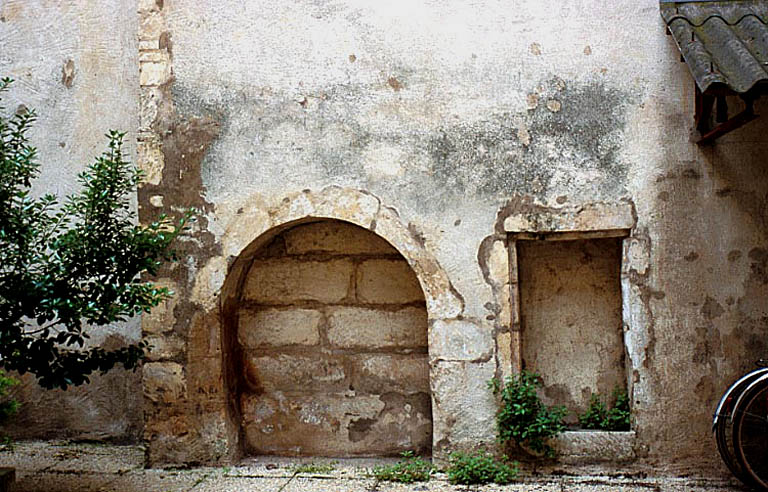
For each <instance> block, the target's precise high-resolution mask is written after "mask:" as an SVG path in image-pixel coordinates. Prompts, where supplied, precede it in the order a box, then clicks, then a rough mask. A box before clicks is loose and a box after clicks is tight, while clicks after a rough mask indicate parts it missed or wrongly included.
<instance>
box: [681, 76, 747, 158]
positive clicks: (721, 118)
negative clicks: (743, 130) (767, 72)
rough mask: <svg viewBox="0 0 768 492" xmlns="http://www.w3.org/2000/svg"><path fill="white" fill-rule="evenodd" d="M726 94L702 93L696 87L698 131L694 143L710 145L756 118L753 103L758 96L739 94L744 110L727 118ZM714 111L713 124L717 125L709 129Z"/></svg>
mask: <svg viewBox="0 0 768 492" xmlns="http://www.w3.org/2000/svg"><path fill="white" fill-rule="evenodd" d="M726 95H727V94H726V93H725V92H722V93H717V94H712V93H703V92H701V90H700V89H699V87H698V86H696V114H695V125H696V130H697V131H698V138H696V143H697V144H699V145H706V144H709V143H712V142H713V141H714V140H715V139H717V138H719V137H722V136H723V135H725V134H726V133H729V132H732V131H733V130H735V129H737V128H740V127H742V126H744V125H746V124H747V123H749V122H750V121H752V120H754V119H755V118H757V115H756V114H755V110H754V102H755V99H757V97H758V96H756V95H754V94H750V93H749V92H748V93H746V94H741V95H740V96H739V97H741V100H742V101H744V109H743V110H742V111H741V112H739V113H738V114H737V115H735V116H734V117H732V118H728V103H727V101H726V99H725V97H726ZM713 109H714V110H715V122H716V123H717V125H716V126H715V127H713V128H710V123H709V122H710V119H711V116H712V110H713Z"/></svg>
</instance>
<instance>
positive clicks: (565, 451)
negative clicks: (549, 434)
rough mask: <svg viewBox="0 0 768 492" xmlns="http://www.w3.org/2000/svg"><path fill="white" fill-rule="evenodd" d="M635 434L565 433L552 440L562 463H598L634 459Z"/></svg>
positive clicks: (590, 431)
mask: <svg viewBox="0 0 768 492" xmlns="http://www.w3.org/2000/svg"><path fill="white" fill-rule="evenodd" d="M635 437H636V436H635V432H634V431H629V432H608V431H594V430H584V431H566V432H564V433H563V434H561V435H560V436H558V437H557V438H556V439H555V440H554V444H553V446H554V448H555V449H556V451H557V455H558V458H559V460H560V461H562V462H564V463H599V462H617V461H632V460H634V459H635V450H634V447H635Z"/></svg>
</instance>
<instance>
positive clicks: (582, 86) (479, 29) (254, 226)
mask: <svg viewBox="0 0 768 492" xmlns="http://www.w3.org/2000/svg"><path fill="white" fill-rule="evenodd" d="M27 6H31V7H27ZM2 8H3V9H4V11H3V14H2V17H3V18H4V19H6V20H5V21H2V23H0V34H2V35H3V36H5V37H4V38H3V39H4V40H8V42H7V43H4V45H6V44H7V45H8V46H12V47H16V48H14V49H17V50H18V51H17V52H13V53H17V54H13V55H10V54H9V55H0V56H5V58H3V59H2V60H1V61H0V63H2V66H4V67H6V66H7V67H12V70H14V71H15V72H14V73H15V74H19V77H23V78H24V80H25V82H24V84H22V87H23V88H24V91H25V92H23V93H20V94H19V96H18V97H22V96H23V97H25V98H28V99H30V100H31V102H32V104H28V105H29V106H35V105H37V107H38V109H49V111H45V112H48V113H50V114H51V120H50V124H49V122H48V121H41V125H44V128H45V129H44V130H43V129H41V130H40V135H41V136H44V135H51V134H54V129H64V131H65V132H71V133H72V140H71V141H72V144H71V145H70V144H69V143H66V142H65V146H64V147H60V146H58V145H59V143H58V142H59V140H57V139H51V141H50V142H49V143H46V144H44V145H41V154H42V155H46V156H51V157H53V158H55V159H54V161H56V162H58V161H57V160H56V159H58V157H64V155H63V154H62V153H66V152H70V150H68V149H73V148H77V149H83V152H84V155H85V156H88V155H92V154H95V153H98V151H99V150H100V146H99V145H98V137H94V139H91V137H90V136H89V135H91V130H92V129H93V128H91V126H90V125H91V124H92V121H96V122H97V123H99V125H98V126H99V127H101V126H102V124H103V125H104V126H112V125H113V124H114V123H120V124H118V125H115V126H118V127H121V126H123V124H122V122H131V121H134V120H135V115H134V113H133V112H132V111H133V110H132V109H127V108H134V107H136V106H135V104H134V102H135V100H136V91H137V90H138V91H139V102H140V105H139V109H138V111H139V117H140V119H139V121H138V123H136V122H135V121H134V123H132V124H130V125H129V126H130V127H131V128H128V129H129V130H131V131H136V135H137V140H138V142H137V162H138V163H139V164H140V166H141V167H142V169H144V170H145V171H146V173H147V184H146V185H145V186H144V187H143V188H142V190H141V191H140V192H139V195H138V202H139V210H140V214H141V220H142V221H150V220H152V219H153V218H154V217H156V216H157V215H158V214H160V213H170V214H172V215H173V214H180V213H181V212H182V210H184V209H186V208H189V207H194V208H196V209H198V210H199V211H200V215H199V220H198V221H197V222H196V224H195V225H194V228H193V230H192V231H191V234H190V236H189V237H188V238H187V239H185V240H184V241H183V242H182V243H181V244H180V251H181V258H182V261H180V262H179V263H177V264H175V265H173V266H170V267H168V268H167V269H165V270H164V271H163V272H161V280H160V281H161V283H163V284H164V285H167V286H169V287H171V288H172V289H173V290H175V291H176V293H177V296H176V298H174V299H173V300H172V301H171V302H170V303H168V304H167V305H165V306H163V307H161V308H160V309H159V310H158V311H156V312H154V313H152V314H150V315H148V316H145V317H144V320H143V325H142V328H143V333H144V336H145V337H146V338H147V339H148V340H149V341H150V343H152V345H154V347H155V349H154V351H153V352H152V353H151V354H150V358H149V360H148V361H147V363H146V364H145V366H144V369H143V381H142V382H139V381H138V380H133V381H131V380H130V379H128V380H123V379H121V381H123V382H124V381H128V382H127V383H125V384H126V385H127V387H128V388H129V389H132V390H133V391H129V392H128V393H130V394H137V393H138V392H139V388H142V389H143V392H144V395H145V396H144V407H143V413H144V419H143V420H144V422H145V432H144V437H145V439H146V442H147V444H148V456H149V460H150V462H151V463H192V462H208V463H215V462H221V461H226V460H231V459H234V458H235V457H236V456H238V453H241V452H242V448H243V442H242V436H241V430H240V427H239V424H238V422H239V421H240V418H241V416H242V415H241V406H240V404H239V402H238V401H236V400H235V399H234V398H233V396H232V395H236V394H238V388H237V383H236V381H237V379H236V378H234V377H233V373H232V372H233V370H234V366H235V364H234V357H233V354H234V351H233V350H232V349H233V347H236V344H237V338H236V336H234V335H233V331H232V330H227V329H226V328H225V327H227V326H233V325H232V322H233V321H232V320H233V316H235V313H236V312H237V308H236V306H237V292H239V289H240V287H241V286H242V283H243V282H244V281H245V278H246V277H247V274H246V273H247V265H250V264H251V263H252V261H253V260H254V257H255V256H254V255H255V254H256V252H257V251H258V250H259V249H260V248H261V247H263V246H264V245H265V244H267V243H268V242H269V241H270V240H271V239H273V238H274V237H275V235H277V234H280V233H281V232H283V231H284V230H286V229H287V228H289V227H291V226H292V225H296V224H298V223H299V222H301V221H303V220H307V218H312V220H314V219H318V218H327V219H336V220H343V221H347V222H350V223H352V224H355V225H358V226H360V227H363V228H365V229H369V230H370V231H372V232H374V233H376V234H377V235H379V236H381V237H383V238H384V239H385V240H386V241H387V242H389V243H390V244H391V245H393V247H394V248H395V249H396V250H397V251H398V252H399V253H400V254H402V256H403V258H405V260H406V261H407V263H408V265H409V266H410V267H411V269H412V270H413V272H414V274H415V276H416V278H417V279H418V281H419V284H420V287H421V289H422V291H423V293H424V298H425V306H426V312H427V330H428V331H427V345H428V357H429V367H430V369H429V370H430V394H431V405H432V422H433V437H432V451H433V453H434V454H435V456H437V457H440V456H445V454H446V453H447V452H449V451H451V450H458V449H472V448H479V447H493V446H494V437H495V436H494V427H493V426H494V418H493V417H494V411H495V401H494V399H493V396H492V395H491V394H490V393H489V392H488V390H487V387H486V382H487V380H488V379H490V378H492V377H499V376H505V375H509V374H510V373H513V372H514V371H515V370H517V369H519V368H520V366H521V363H522V362H521V361H522V357H523V355H522V354H521V353H520V348H521V343H522V341H521V331H520V329H521V324H520V321H521V320H520V309H519V308H520V306H519V305H518V304H516V303H515V302H513V301H512V299H516V298H517V296H518V293H519V287H520V286H519V285H518V284H517V278H518V275H517V267H518V265H517V260H516V258H517V250H516V248H517V245H516V244H515V243H516V242H517V241H510V240H509V235H510V234H512V235H518V234H530V235H531V237H530V238H529V239H535V235H536V234H542V233H546V234H548V233H552V232H556V233H558V234H574V236H573V238H575V237H580V236H579V234H582V233H583V232H584V231H587V232H589V233H590V234H600V233H601V231H605V230H621V231H623V232H625V234H624V236H625V237H626V239H625V240H624V242H623V246H622V261H621V265H622V269H621V272H620V278H619V282H620V289H621V301H622V306H621V312H622V318H621V319H622V323H623V330H624V333H623V342H624V347H625V349H626V368H627V369H626V374H625V376H626V378H627V382H628V388H629V390H630V397H631V403H632V413H633V430H634V431H635V432H636V434H635V435H636V437H635V438H634V439H635V440H634V442H633V450H632V451H633V453H634V456H636V457H637V460H638V462H639V463H645V464H647V465H648V466H651V467H654V468H655V469H659V468H666V469H668V470H673V471H681V472H696V473H707V474H720V475H725V474H726V473H727V472H726V470H725V469H724V468H723V467H722V465H721V464H720V462H719V458H718V457H717V453H716V451H715V448H714V445H713V443H712V442H711V441H710V440H709V439H703V436H708V432H709V428H708V426H709V417H710V413H711V411H712V409H713V408H714V404H715V402H716V400H717V398H718V397H719V393H720V392H721V391H722V389H724V388H725V387H726V386H727V385H728V384H729V383H730V382H731V381H732V380H733V379H734V378H736V377H737V376H738V375H739V374H740V373H741V372H742V371H744V370H746V369H748V368H749V367H751V365H752V361H753V359H756V358H757V357H759V356H761V355H764V354H762V352H763V351H764V350H765V349H766V344H765V341H764V340H765V333H766V329H768V325H767V324H766V319H768V316H767V315H766V312H765V311H766V308H765V303H764V302H763V300H764V299H765V295H766V294H768V287H766V286H767V285H768V281H766V278H765V277H766V275H765V270H766V268H767V267H766V264H768V254H767V253H766V251H768V238H767V237H766V227H767V226H768V224H767V223H766V219H765V217H766V213H765V211H766V208H768V205H767V204H768V193H767V192H766V191H765V190H766V189H768V188H767V187H766V185H768V174H766V173H765V172H764V171H765V170H764V162H763V161H764V159H763V158H762V156H764V155H765V154H766V151H768V144H766V141H765V138H764V135H765V131H766V125H767V124H768V123H766V120H763V119H758V120H756V121H755V122H752V123H750V124H749V125H747V126H745V127H743V128H741V129H739V130H738V131H735V132H733V133H731V134H728V135H726V136H725V137H723V138H721V139H719V140H718V141H717V142H716V143H715V144H714V145H712V146H709V147H699V146H697V145H695V144H694V143H692V141H691V138H690V133H691V128H692V120H693V117H692V113H693V108H692V104H693V103H692V101H693V81H692V79H691V77H690V75H689V73H688V71H687V68H686V66H685V65H684V64H683V63H680V61H679V53H678V51H677V49H676V47H675V46H674V42H673V41H672V40H671V39H670V38H669V37H667V36H666V35H665V34H664V29H663V27H662V26H661V24H660V21H659V13H658V2H657V1H655V0H642V1H630V0H618V1H616V2H611V3H610V5H606V4H605V3H604V2H595V1H583V2H577V3H568V2H559V1H556V0H543V1H542V0H539V1H524V2H518V3H517V4H516V6H515V9H509V8H508V5H507V4H506V3H504V2H499V1H495V0H487V1H484V2H481V4H476V3H473V4H463V3H457V2H449V3H447V4H446V2H442V3H439V4H438V3H435V2H431V1H426V0H424V1H421V0H417V1H412V2H408V3H407V4H406V3H400V2H394V3H392V2H384V3H382V2H368V1H363V0H342V1H338V2H331V3H329V2H320V1H317V0H295V1H289V2H278V3H275V2H261V1H256V2H234V1H230V0H222V1H220V2H217V3H216V4H215V5H213V4H211V3H210V2H206V1H203V0H183V1H182V0H164V1H160V0H140V1H138V2H136V3H135V4H134V3H131V2H121V3H120V6H117V4H113V3H112V2H109V1H108V0H99V1H98V2H94V4H93V7H90V4H89V7H87V8H86V7H78V8H77V9H75V8H74V7H71V8H64V7H54V6H50V5H48V4H44V3H43V2H15V1H11V0H9V1H6V2H5V3H3V7H2ZM104 11H109V12H111V13H114V16H112V17H110V20H109V22H108V24H109V23H111V22H115V25H112V24H109V25H108V26H104V21H103V19H101V17H102V16H101V13H103V12H104ZM95 13H98V14H99V15H96V14H95ZM57 16H60V17H61V19H56V20H53V19H54V18H56V17H57ZM41 18H42V19H48V18H50V19H52V20H51V21H50V22H48V23H46V22H39V21H38V19H41ZM25 23H26V24H25ZM32 24H38V25H39V27H33V26H32ZM49 25H50V26H54V27H51V28H50V29H48V27H45V29H46V30H45V32H42V30H43V26H49ZM83 26H91V27H88V28H85V27H83ZM99 26H100V27H99ZM36 29H37V31H36ZM78 29H80V30H82V32H83V33H91V32H99V33H101V34H99V35H98V36H95V35H94V37H90V36H89V35H83V36H78V35H75V34H76V33H77V32H80V31H78ZM27 32H31V33H34V32H40V35H41V36H43V37H41V38H40V39H48V38H45V37H44V36H50V37H51V39H55V40H56V41H55V42H53V41H51V42H40V43H39V44H38V45H36V44H35V42H36V41H34V42H33V41H27V38H24V36H23V35H22V34H23V33H27ZM134 34H137V38H138V41H137V42H136V41H134V40H133V39H134V38H133V36H134ZM72 39H78V43H72V46H71V47H67V48H66V49H62V50H59V48H58V46H59V44H61V43H67V42H71V40H72ZM27 46H37V48H35V49H37V50H38V51H35V52H34V53H33V52H31V51H30V50H28V49H27V48H26V47H27ZM116 50H117V51H116ZM137 50H138V54H137ZM9 53H11V51H9ZM38 53H39V55H38ZM78 53H80V55H78ZM107 53H108V55H107ZM116 53H117V54H116ZM78 56H79V57H78ZM70 59H71V60H72V64H70V63H69V60H70ZM24 60H30V61H24ZM96 61H98V62H99V63H104V65H103V66H102V65H99V64H97V63H96ZM137 62H138V64H139V65H140V66H139V68H138V70H137V69H136V63H137ZM88 63H91V65H88ZM98 67H102V68H98ZM104 67H113V68H104ZM102 70H103V72H102ZM105 72H108V73H105ZM117 74H119V75H117ZM70 85H71V87H70ZM86 87H88V88H91V87H94V90H93V91H92V90H90V89H89V91H87V92H78V91H79V90H80V89H84V88H86ZM33 89H34V90H33ZM38 89H39V90H38ZM93 92H96V93H100V94H106V95H107V96H108V97H100V98H98V99H96V98H92V97H91V94H92V93H93ZM14 97H17V96H15V95H14ZM14 103H15V100H14ZM766 104H768V103H766V101H765V100H759V101H758V102H757V108H756V110H757V112H758V113H760V112H761V110H762V112H765V109H766ZM45 112H43V111H41V113H45ZM95 114H98V115H99V117H98V118H95V119H93V120H91V118H85V117H83V118H79V117H78V116H80V115H90V116H93V115H95ZM101 118H104V119H101ZM132 118H133V119H132ZM68 122H69V123H71V124H68ZM101 133H103V130H102V129H99V131H98V132H96V133H95V135H100V134H101ZM46 141H48V139H47V138H46ZM62 141H63V140H62ZM67 142H68V141H67ZM62 149H64V150H62ZM86 150H87V152H85V151H86ZM78 155H80V154H78ZM62 161H63V159H62ZM66 169H69V168H67V167H66V166H64V167H62V166H55V165H54V166H48V167H47V168H46V171H45V172H46V173H48V177H47V178H46V181H45V182H46V185H45V186H46V187H48V188H51V189H58V187H61V186H65V184H66V183H71V178H72V175H73V174H74V169H72V172H71V173H70V171H66V172H65V174H63V175H62V174H60V173H61V172H62V170H66ZM67 186H68V185H67ZM116 333H118V334H119V335H120V336H127V335H126V334H128V333H132V332H131V331H130V329H128V328H120V329H116ZM131 336H134V337H135V336H136V334H135V333H134V334H133V335H131ZM115 395H116V396H115V398H118V399H120V398H122V396H120V394H115ZM126 398H127V397H126ZM126 401H129V400H126ZM132 405H133V404H130V403H129V404H128V405H127V406H126V411H127V412H129V413H130V412H133V413H134V415H135V413H136V412H138V410H136V407H134V406H132ZM30 422H31V421H30ZM71 425H74V424H71ZM72 428H73V429H75V430H74V431H73V433H75V434H77V433H78V432H80V431H78V430H77V427H76V426H74V427H72ZM129 434H130V433H129ZM123 435H125V433H123ZM132 435H135V433H134V434H132Z"/></svg>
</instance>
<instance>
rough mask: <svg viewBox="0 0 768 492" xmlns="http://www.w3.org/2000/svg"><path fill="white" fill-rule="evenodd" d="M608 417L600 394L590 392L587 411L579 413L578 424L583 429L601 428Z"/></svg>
mask: <svg viewBox="0 0 768 492" xmlns="http://www.w3.org/2000/svg"><path fill="white" fill-rule="evenodd" d="M607 418H608V408H607V407H606V406H605V402H604V401H603V399H602V398H600V395H598V394H597V393H592V396H590V397H589V407H588V408H587V411H586V412H584V413H583V414H581V415H579V425H581V427H582V428H584V429H602V428H603V425H604V424H605V422H606V419H607Z"/></svg>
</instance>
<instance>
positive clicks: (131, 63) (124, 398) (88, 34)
mask: <svg viewBox="0 0 768 492" xmlns="http://www.w3.org/2000/svg"><path fill="white" fill-rule="evenodd" d="M136 30H137V22H136V2H135V1H130V0H128V1H126V0H103V1H102V0H99V1H88V2H46V1H38V0H5V1H3V2H0V46H2V50H1V51H0V76H3V77H11V78H13V79H14V80H15V82H14V84H13V86H12V89H11V90H10V91H8V92H7V93H5V94H4V95H3V96H2V97H3V102H2V106H4V107H5V108H6V109H5V111H6V114H8V112H10V111H15V110H16V109H17V108H18V106H19V105H20V104H23V105H25V106H26V107H28V108H33V109H35V110H36V111H37V114H38V120H37V122H36V123H35V125H34V128H33V129H32V130H31V131H30V132H29V136H30V139H31V142H32V144H33V145H34V146H36V147H37V149H38V155H39V162H40V163H41V164H42V169H41V175H40V178H39V179H38V180H37V182H36V183H35V185H34V190H35V191H36V192H38V193H43V192H48V193H56V194H58V195H59V196H60V197H62V198H63V197H64V196H65V195H67V194H69V193H72V192H73V191H75V190H76V189H77V183H76V176H77V173H79V172H80V171H82V170H83V169H84V168H85V166H86V165H87V164H89V163H90V162H92V160H93V158H94V157H95V156H98V155H99V154H101V153H102V152H103V151H104V150H106V144H107V139H106V137H104V134H105V133H106V132H107V130H109V129H115V130H121V131H125V132H127V133H128V134H127V136H126V139H125V140H126V147H127V149H126V150H128V152H129V155H131V156H135V144H134V142H135V139H136V128H137V126H138V62H137V58H138V53H137V45H136V39H135V38H136ZM132 160H134V159H132ZM140 334H141V332H140V328H139V323H138V320H135V321H132V322H129V323H126V324H122V325H115V326H112V327H109V328H107V329H105V330H102V331H99V332H97V333H94V337H93V339H92V340H91V342H92V343H94V344H103V345H104V346H111V347H117V346H120V345H122V344H123V343H125V342H126V341H137V340H138V338H139V336H140ZM92 381H93V382H92V383H91V384H90V385H87V386H83V387H79V388H73V389H70V390H68V391H66V392H63V391H60V390H53V391H45V390H41V389H39V388H38V386H37V384H36V383H35V382H34V379H33V378H30V377H25V378H23V384H22V385H21V386H18V387H16V388H15V390H14V391H15V393H16V394H17V395H18V397H19V399H20V400H21V401H22V409H21V412H20V414H19V415H18V417H17V418H16V419H15V421H14V422H13V423H11V424H10V425H9V427H8V428H7V429H6V432H8V433H9V434H10V435H12V436H14V437H73V438H82V439H115V440H135V439H136V438H137V437H138V436H139V435H140V431H141V425H142V418H141V417H142V415H141V395H140V384H141V379H140V377H139V374H138V373H134V372H128V373H126V372H125V371H122V370H116V371H115V372H113V373H111V374H108V375H107V376H106V377H99V376H98V375H96V376H94V377H93V378H92ZM52 409H55V411H52Z"/></svg>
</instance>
